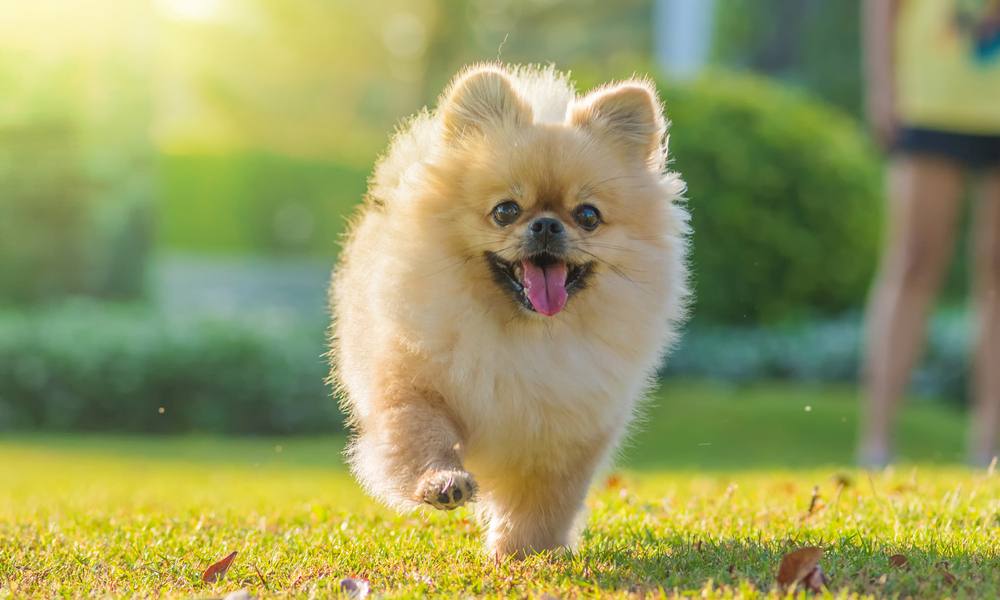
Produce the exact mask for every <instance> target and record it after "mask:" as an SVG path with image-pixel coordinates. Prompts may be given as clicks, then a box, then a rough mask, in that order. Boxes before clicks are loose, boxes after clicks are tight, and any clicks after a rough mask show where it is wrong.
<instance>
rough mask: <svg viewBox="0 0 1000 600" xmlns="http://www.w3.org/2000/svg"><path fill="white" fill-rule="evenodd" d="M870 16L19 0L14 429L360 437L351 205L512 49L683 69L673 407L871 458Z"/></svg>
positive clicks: (520, 3)
mask: <svg viewBox="0 0 1000 600" xmlns="http://www.w3.org/2000/svg"><path fill="white" fill-rule="evenodd" d="M858 10H859V7H858V3H857V2H843V1H839V0H715V1H707V0H622V1H619V2H603V1H599V0H585V1H582V2H581V1H578V2H569V1H565V0H470V1H458V0H406V1H403V0H394V1H393V0H390V1H380V2H348V1H347V0H153V1H151V2H120V1H117V0H87V1H82V0H38V1H35V2H24V1H23V0H0V432H38V431H42V432H69V431H109V432H119V433H122V432H126V433H147V432H159V433H166V432H172V433H192V432H198V433H231V434H282V435H290V434H303V433H309V434H316V433H331V432H338V431H341V418H340V415H339V412H338V410H337V406H336V403H335V402H334V401H333V400H331V399H330V393H329V390H328V389H327V388H326V387H325V385H324V383H323V379H324V377H325V374H326V365H325V360H324V358H323V353H324V350H325V348H324V330H325V327H326V324H327V312H326V307H325V288H326V285H327V282H328V277H329V270H330V267H331V265H332V264H333V261H334V260H335V259H336V256H337V252H338V244H337V239H338V236H339V234H340V233H341V232H342V230H343V228H344V219H345V216H346V215H348V214H349V213H350V212H351V210H352V208H353V207H354V206H355V204H356V203H358V202H359V201H360V199H361V197H362V195H363V193H364V190H365V180H366V177H367V175H368V173H369V171H370V169H371V167H372V164H373V162H374V160H375V159H376V158H377V156H378V154H379V152H380V151H381V150H382V149H383V148H384V147H385V145H386V142H387V139H388V136H389V135H390V133H391V131H392V130H393V128H394V126H395V125H396V124H397V123H398V122H399V121H400V119H401V118H404V117H405V116H407V115H409V114H411V113H413V112H414V111H416V110H418V109H419V108H420V107H422V106H424V105H425V104H428V103H433V102H434V101H435V98H436V96H437V94H438V93H439V92H440V90H441V89H442V87H443V86H444V85H445V83H446V82H447V81H448V79H449V78H450V76H451V75H452V74H453V73H454V72H455V71H456V70H457V69H458V68H460V67H461V66H462V65H464V64H467V63H469V62H472V61H478V60H490V59H496V58H498V57H500V58H502V59H503V60H505V61H510V62H532V63H539V62H541V63H550V62H551V63H554V64H555V65H556V66H557V67H558V68H560V69H564V70H570V71H571V72H572V75H573V78H574V79H575V80H576V82H577V84H578V86H579V87H580V88H581V89H586V88H589V87H591V86H594V85H596V84H598V83H601V82H604V81H606V80H609V79H613V78H621V77H627V76H630V75H632V74H633V73H639V74H646V73H649V74H651V75H652V76H653V77H655V78H656V81H657V82H658V84H659V86H660V88H661V93H662V97H663V98H664V100H665V102H666V106H667V111H668V114H669V116H670V118H671V119H672V120H673V122H674V128H673V129H672V130H671V137H670V147H671V153H672V159H673V167H674V168H676V169H677V170H679V171H681V172H682V173H683V174H684V177H685V179H686V180H687V182H688V185H689V192H688V203H689V207H690V210H691V213H692V217H693V226H694V231H695V234H694V240H693V244H694V245H693V259H692V260H693V269H694V273H695V274H696V277H695V286H696V294H697V301H696V304H695V307H694V319H693V321H692V322H691V324H690V325H689V326H688V327H687V329H686V333H685V336H684V339H683V342H682V344H681V345H680V347H679V348H677V349H676V351H675V352H674V353H673V354H672V357H671V358H670V360H669V361H668V363H667V364H666V365H665V367H664V370H663V374H662V375H663V377H664V379H665V380H666V382H667V383H666V384H665V385H667V386H668V388H669V387H670V386H673V388H674V389H675V390H676V393H675V394H673V395H667V394H665V395H664V396H663V397H664V398H665V399H664V400H663V402H664V403H667V404H669V405H670V407H672V408H671V410H674V411H675V412H674V413H672V414H678V415H681V416H683V415H685V414H689V413H686V412H684V411H689V412H690V411H694V410H698V409H697V408H691V407H692V406H702V407H710V408H708V409H706V410H707V411H708V413H710V414H706V415H705V417H706V420H714V421H716V422H715V423H713V424H712V425H711V426H710V427H715V426H719V427H731V428H732V430H733V431H734V432H739V431H745V430H746V427H758V428H760V427H765V428H766V427H769V426H770V427H777V428H778V429H780V430H781V431H782V432H787V431H791V432H793V433H794V432H800V433H801V434H802V436H803V437H802V438H801V439H798V438H796V439H798V442H795V443H800V444H806V445H808V444H813V445H814V446H815V445H817V444H819V443H820V442H819V441H818V440H821V439H827V438H829V439H831V440H837V441H836V442H832V441H831V443H832V444H834V446H831V448H834V450H829V451H826V450H822V449H819V450H816V451H817V452H818V456H820V457H821V458H822V459H823V460H829V461H842V462H846V461H849V460H850V458H851V455H850V452H851V444H852V442H853V424H854V419H855V416H856V415H855V413H856V408H855V403H856V393H855V391H854V390H855V388H854V387H853V386H854V385H855V382H856V379H857V372H858V363H859V354H860V352H861V317H860V315H861V309H862V306H863V303H864V300H865V296H866V293H867V289H868V286H869V283H870V279H871V276H872V273H873V270H874V267H875V262H876V258H877V250H878V245H879V238H880V231H881V219H882V205H883V200H882V193H881V187H882V183H881V177H882V158H881V157H880V155H879V153H878V152H877V151H876V150H875V148H874V145H873V144H871V143H870V141H869V140H868V138H867V136H866V134H865V132H864V129H863V127H862V125H861V121H860V111H861V106H862V101H861V99H862V89H861V79H862V78H861V69H860V57H859V15H858ZM965 282H966V276H965V267H964V261H959V264H958V265H957V266H956V268H955V270H954V273H953V274H952V276H951V280H950V283H949V286H948V289H949V291H948V293H947V294H946V295H945V299H944V301H943V303H942V305H941V306H940V308H939V310H938V312H937V314H936V316H935V318H934V321H933V325H932V332H931V340H930V350H929V352H928V355H927V357H926V359H925V360H924V362H923V364H922V366H921V367H920V369H919V371H918V373H917V374H916V376H915V382H914V383H915V389H916V391H917V392H918V394H919V395H920V396H922V397H924V398H926V399H927V402H926V407H928V408H926V410H930V411H931V412H927V413H922V414H924V416H923V417H920V418H924V420H925V424H926V425H927V426H926V427H923V428H921V427H922V426H920V424H919V423H918V424H916V425H914V424H911V429H914V431H917V433H915V434H913V435H911V436H910V440H911V442H909V444H910V446H909V447H911V448H924V447H929V448H930V449H927V450H915V451H916V452H918V454H919V452H923V453H924V454H922V455H920V456H924V457H930V458H935V457H937V458H942V459H945V460H948V459H951V458H954V457H957V456H959V453H960V450H961V441H960V437H961V434H960V433H959V432H960V428H961V422H960V421H959V420H958V416H957V414H955V415H953V414H952V413H955V412H956V411H957V410H958V408H959V407H960V406H961V404H962V403H964V402H965V397H966V394H965V386H966V374H965V373H966V369H965V366H964V365H965V363H966V360H965V359H966V350H965V348H966V346H967V339H968V336H969V330H968V326H967V324H966V323H967V320H966V318H965V317H966V315H965V308H964V304H963V301H962V300H961V299H962V298H963V297H964V295H965V287H966V283H965ZM667 398H674V399H673V400H670V399H667ZM755 402H756V403H757V404H754V403H755ZM671 403H672V404H671ZM820 406H829V407H830V409H829V411H828V412H827V413H825V414H826V415H827V416H826V417H823V416H822V415H823V414H824V413H823V411H820V410H815V411H814V410H813V407H820ZM718 407H723V409H722V410H721V411H719V410H717V408H718ZM725 407H731V410H726V409H725ZM755 407H758V408H755ZM920 410H925V409H924V408H921V409H920ZM934 411H938V412H934ZM810 412H811V413H812V415H810ZM786 413H789V414H791V413H794V418H789V417H788V416H787V415H786ZM664 414H667V413H664ZM945 414H948V415H951V416H950V417H949V418H952V417H954V420H953V421H949V423H951V425H948V426H947V427H944V429H947V432H946V433H944V434H942V433H940V431H939V430H940V429H941V428H940V427H936V426H935V424H936V423H938V424H939V423H941V419H942V417H941V415H945ZM711 415H715V417H712V416H711ZM782 415H785V416H782ZM803 418H811V419H812V421H811V422H802V423H800V422H799V421H796V420H795V419H803ZM727 419H731V420H732V421H731V422H730V421H727ZM740 419H743V420H742V421H741V420H740ZM720 423H721V425H720ZM810 423H811V424H810ZM921 423H924V421H922V422H921ZM657 427H658V426H654V427H653V431H654V432H655V431H659V430H658V429H657ZM949 427H950V429H948V428H949ZM810 428H812V429H810ZM817 432H819V433H817ZM920 432H923V433H922V434H921V433H920ZM661 433H663V434H664V435H670V432H669V431H667V430H663V431H662V432H661ZM736 435H737V436H738V435H739V433H736ZM817 435H825V436H826V437H819V438H817V437H816V436H817ZM921 435H923V437H921ZM935 435H944V436H945V438H946V439H945V438H942V439H940V440H939V439H937V438H934V436H935ZM948 436H951V437H948ZM720 437H721V435H720ZM953 438H954V439H953ZM783 439H784V438H781V437H780V436H779V438H778V439H776V440H774V444H776V445H780V444H782V443H784V442H782V441H781V440H783ZM699 440H700V438H699V439H692V440H690V443H691V444H696V443H698V444H702V447H701V449H700V450H694V449H692V450H691V452H692V455H694V453H695V452H696V451H697V452H702V453H706V452H710V451H711V450H710V449H706V448H705V447H704V446H705V444H704V443H703V441H699ZM810 440H811V441H810ZM788 443H789V444H791V443H793V442H788ZM785 450H787V447H786V448H785V449H782V448H779V449H778V450H776V452H779V453H780V452H784V451H785ZM824 452H826V453H824ZM904 452H905V451H904ZM703 455H704V454H703ZM720 460H721V459H720ZM748 460H750V459H748Z"/></svg>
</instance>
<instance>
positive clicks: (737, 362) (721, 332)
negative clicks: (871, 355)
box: [663, 312, 971, 403]
mask: <svg viewBox="0 0 1000 600" xmlns="http://www.w3.org/2000/svg"><path fill="white" fill-rule="evenodd" d="M970 339H971V333H970V331H969V324H968V320H967V317H966V316H965V315H964V314H962V313H953V312H944V313H941V314H939V315H937V316H936V317H935V318H934V320H933V322H932V323H931V327H930V331H929V335H928V349H927V352H926V356H925V357H924V361H923V364H922V365H920V366H919V368H918V369H917V370H916V372H915V373H914V376H913V388H914V390H915V391H916V392H918V393H920V394H921V395H926V396H931V397H937V398H946V399H948V400H950V401H952V402H955V403H965V402H966V401H967V399H968V398H967V395H968V390H969V385H968V367H967V365H968V364H969V356H968V355H969V347H970ZM863 345H864V340H863V331H862V323H861V319H860V318H859V317H857V316H856V315H851V316H846V317H842V318H838V319H832V320H825V321H812V322H807V323H799V324H795V325H789V326H783V327H726V326H719V325H702V326H698V325H695V326H693V327H692V328H690V329H689V330H688V331H687V332H685V334H684V336H683V338H682V339H681V342H680V346H679V347H678V348H677V349H676V350H675V351H674V352H672V353H671V355H670V357H668V359H667V363H666V366H665V368H664V371H663V372H664V374H665V375H668V376H680V377H696V378H708V379H715V380H719V381H728V382H748V381H761V380H778V379H787V380H792V381H814V382H820V381H822V382H844V383H849V382H854V381H856V380H857V378H858V373H859V368H860V365H861V358H862V356H861V353H862V347H863Z"/></svg>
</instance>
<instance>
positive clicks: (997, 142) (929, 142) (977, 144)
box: [892, 127, 1000, 169]
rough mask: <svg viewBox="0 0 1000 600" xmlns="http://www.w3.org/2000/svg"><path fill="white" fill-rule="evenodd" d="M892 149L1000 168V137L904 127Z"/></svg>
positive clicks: (979, 166) (900, 152) (969, 165)
mask: <svg viewBox="0 0 1000 600" xmlns="http://www.w3.org/2000/svg"><path fill="white" fill-rule="evenodd" d="M892 150H893V152H894V153H899V154H925V155H927V154H929V155H933V156H939V157H942V158H949V159H951V160H954V161H956V162H959V163H962V164H963V165H965V166H966V167H970V168H973V169H984V168H992V167H1000V134H998V135H972V134H969V133H954V132H951V131H942V130H938V129H922V128H919V127H903V128H902V129H901V130H900V131H899V135H898V136H897V137H896V141H895V143H894V144H893V147H892Z"/></svg>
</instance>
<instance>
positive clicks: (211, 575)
mask: <svg viewBox="0 0 1000 600" xmlns="http://www.w3.org/2000/svg"><path fill="white" fill-rule="evenodd" d="M234 558H236V553H235V552H233V553H231V554H230V555H229V556H227V557H225V558H223V559H222V560H220V561H219V562H217V563H214V564H213V565H212V566H210V567H209V568H207V569H205V572H204V573H202V574H201V580H202V581H204V582H205V583H215V582H216V581H219V580H220V579H222V578H223V577H225V576H226V571H228V570H229V565H231V564H233V559H234Z"/></svg>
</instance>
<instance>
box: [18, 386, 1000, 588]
mask: <svg viewBox="0 0 1000 600" xmlns="http://www.w3.org/2000/svg"><path fill="white" fill-rule="evenodd" d="M807 405H808V406H809V407H810V410H809V411H806V410H805V406H807ZM854 418H855V400H854V397H853V393H852V392H851V391H850V390H846V389H844V390H824V389H810V388H802V387H785V386H763V387H756V388H752V389H749V390H734V389H730V388H716V387H712V386H706V385H695V384H672V385H670V386H668V387H667V388H665V389H664V390H663V392H662V393H661V394H660V395H658V401H657V406H656V407H655V408H654V409H652V410H651V411H650V412H649V415H648V417H647V423H646V425H645V430H644V432H643V433H641V434H639V435H636V436H635V437H634V438H633V442H632V444H631V445H630V448H629V450H628V451H627V452H626V453H625V460H626V461H627V464H628V466H627V468H626V469H625V470H624V471H623V474H622V476H621V477H620V481H616V482H612V484H610V485H609V483H607V482H605V481H604V480H603V479H602V480H601V482H599V483H598V485H597V486H595V489H594V491H593V493H592V494H591V496H590V498H589V501H588V508H589V516H588V520H587V529H586V532H585V534H584V536H583V541H582V544H581V547H580V548H579V550H578V552H577V553H576V554H574V555H573V556H561V557H553V556H540V557H534V558H531V559H529V560H526V561H523V562H507V563H504V564H500V565H495V564H493V563H492V562H491V561H488V560H486V559H485V557H484V556H483V554H482V552H481V540H480V531H479V529H478V527H477V525H476V524H475V521H474V519H473V517H472V514H471V512H470V511H468V510H466V509H460V510H458V511H455V512H453V513H448V514H440V513H431V512H426V511H419V512H416V513H412V514H408V515H402V516H400V515H395V514H393V513H391V512H389V511H387V510H385V509H383V508H381V507H380V506H378V505H376V504H373V503H372V502H370V501H369V500H368V499H367V498H366V497H365V496H364V495H363V494H362V493H361V492H360V490H359V489H358V487H357V485H356V484H355V483H354V482H353V480H352V479H351V478H350V476H349V475H348V474H347V473H346V472H345V471H344V469H343V467H342V466H341V465H340V461H339V456H338V453H339V450H340V447H341V445H342V439H339V438H307V439H271V438H267V439H218V438H205V437H184V438H150V437H146V438H136V437H108V436H99V437H88V436H59V437H55V436H8V437H6V438H4V439H2V440H0V481H2V482H3V485H2V487H0V598H3V597H7V596H9V597H17V598H20V597H26V596H29V597H30V596H38V597H52V596H69V597H94V596H113V597H118V596H168V597H212V596H223V595H225V594H226V593H227V592H230V591H233V590H238V589H246V590H248V591H249V592H251V593H252V594H254V595H260V596H264V597H274V596H293V597H326V596H329V595H332V594H335V593H336V592H337V590H338V589H339V582H340V580H341V578H343V577H347V576H361V577H365V578H367V579H369V580H370V581H371V585H372V589H373V592H374V593H375V594H378V595H383V596H388V597H397V596H402V597H419V596H424V595H437V596H440V597H456V596H517V597H523V596H529V597H530V596H540V595H542V594H545V593H548V594H552V595H554V596H556V597H561V598H570V597H596V596H605V595H618V596H621V597H627V596H628V595H629V594H630V593H641V592H644V591H647V592H651V591H655V590H658V589H663V590H665V591H666V592H667V593H668V594H673V593H678V594H687V595H693V596H702V595H704V596H706V597H730V596H746V597H757V596H760V597H768V596H775V597H779V596H781V593H780V592H779V591H778V590H777V588H776V587H775V584H774V575H775V572H776V571H777V566H778V563H779V561H780V558H781V556H782V555H783V554H784V553H786V552H787V551H789V550H791V549H793V548H795V547H798V546H802V545H810V544H814V545H819V546H822V547H823V548H824V549H825V552H826V553H825V556H824V558H823V560H822V562H821V565H822V567H823V569H824V571H825V572H826V573H827V574H828V576H829V577H830V580H831V583H830V588H829V589H830V594H831V595H834V596H837V597H844V596H850V595H852V594H861V595H875V596H899V597H905V596H913V597H921V598H926V597H942V596H951V597H980V598H981V597H991V596H994V597H995V596H996V595H997V594H998V593H1000V542H998V541H997V540H998V539H1000V477H998V476H997V475H995V474H991V473H988V472H986V471H973V470H970V469H966V468H963V467H961V466H958V465H955V464H948V461H949V460H950V459H953V458H954V457H957V456H960V454H959V453H960V450H961V442H962V436H963V427H964V422H963V420H962V418H961V415H959V414H957V413H956V412H952V411H949V410H944V409H941V408H938V407H935V406H932V405H919V406H913V407H912V409H909V410H908V414H907V415H906V419H905V421H904V423H903V427H902V429H901V437H902V438H903V441H904V444H903V451H902V455H903V457H904V458H905V459H906V461H907V462H906V463H905V464H904V465H901V466H899V467H896V468H894V469H891V470H887V471H884V472H879V473H874V474H871V475H868V474H866V473H863V472H859V471H855V470H853V469H849V468H845V467H844V466H843V465H844V464H845V463H846V462H847V461H848V460H849V458H850V449H851V446H852V443H853V436H852V431H853V426H854ZM814 489H815V490H816V491H817V492H818V497H819V500H818V502H817V503H816V506H817V508H815V509H814V510H813V511H812V512H811V513H810V511H809V505H810V503H811V499H812V496H813V490H814ZM234 550H235V551H238V552H239V554H238V555H237V557H236V560H235V561H234V563H233V565H232V568H231V569H230V571H229V573H228V575H227V576H226V578H225V579H224V580H222V581H221V582H219V583H216V584H213V585H208V584H204V583H202V582H201V581H200V573H201V571H202V570H203V569H204V568H205V567H207V566H208V565H209V564H210V563H212V562H213V561H215V560H218V559H219V558H221V557H223V556H224V555H226V554H227V553H229V552H231V551H234ZM897 552H899V553H903V554H904V555H906V556H907V557H908V559H909V567H908V568H904V569H896V568H892V567H890V566H889V563H888V557H889V556H890V555H892V554H895V553H897ZM258 571H259V574H258ZM949 574H950V575H952V576H954V578H955V579H954V581H953V582H951V581H950V579H949Z"/></svg>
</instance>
